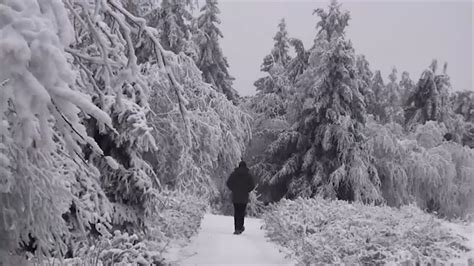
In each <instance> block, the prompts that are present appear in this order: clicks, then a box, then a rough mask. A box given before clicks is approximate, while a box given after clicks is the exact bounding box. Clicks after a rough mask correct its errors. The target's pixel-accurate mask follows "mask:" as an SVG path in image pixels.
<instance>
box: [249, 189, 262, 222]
mask: <svg viewBox="0 0 474 266" xmlns="http://www.w3.org/2000/svg"><path fill="white" fill-rule="evenodd" d="M260 198H261V197H260V195H259V194H257V191H255V190H252V191H251V192H250V194H249V203H248V204H247V215H248V216H251V217H261V215H262V214H263V213H264V211H265V206H264V204H263V202H262V200H261V199H260Z"/></svg>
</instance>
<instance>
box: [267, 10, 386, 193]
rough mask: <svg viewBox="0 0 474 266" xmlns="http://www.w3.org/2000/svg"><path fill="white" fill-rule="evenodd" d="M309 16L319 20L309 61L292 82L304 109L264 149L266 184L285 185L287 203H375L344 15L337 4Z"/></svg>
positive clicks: (375, 181) (376, 190)
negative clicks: (302, 199) (314, 199)
mask: <svg viewBox="0 0 474 266" xmlns="http://www.w3.org/2000/svg"><path fill="white" fill-rule="evenodd" d="M315 13H317V14H318V16H319V17H320V18H321V21H320V22H319V23H318V25H317V28H318V29H319V32H318V34H317V36H316V45H315V48H314V49H312V51H311V55H310V57H311V58H314V59H315V60H310V65H309V66H308V69H307V70H306V71H305V73H303V74H302V77H301V80H300V81H299V82H298V93H300V94H301V97H302V98H304V99H306V100H305V104H304V107H303V110H302V112H301V115H300V117H299V119H298V122H297V123H296V124H295V126H294V127H293V129H294V130H293V131H287V132H284V133H282V134H280V135H279V138H278V139H277V141H275V142H274V143H272V145H270V147H269V149H268V151H269V153H270V154H271V156H273V157H272V158H271V159H270V161H272V162H273V163H274V165H276V166H277V171H276V173H275V174H273V175H272V176H271V178H270V179H269V182H270V183H271V184H281V183H283V184H286V189H287V191H286V196H287V197H289V198H294V197H297V196H315V195H322V196H325V197H330V198H338V199H344V200H349V201H353V200H355V201H363V202H380V201H382V198H381V194H380V189H379V186H380V180H379V178H378V175H377V171H376V169H375V167H374V166H373V165H371V164H370V156H369V155H368V152H367V150H366V148H365V147H364V144H363V142H364V136H363V135H362V132H361V130H362V129H363V127H364V123H365V117H366V111H365V106H364V99H363V96H362V95H361V94H360V92H359V89H358V85H357V77H356V65H355V55H354V49H353V48H352V44H351V42H350V41H348V40H346V39H345V34H344V29H345V26H347V24H348V20H349V13H348V12H343V11H341V10H340V5H339V4H338V3H337V1H332V2H331V4H330V5H329V10H328V11H324V10H322V9H317V10H316V11H315ZM315 62H318V63H315ZM311 77H312V78H311ZM279 165H281V167H280V166H279Z"/></svg>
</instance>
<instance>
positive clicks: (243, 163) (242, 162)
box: [239, 160, 247, 168]
mask: <svg viewBox="0 0 474 266" xmlns="http://www.w3.org/2000/svg"><path fill="white" fill-rule="evenodd" d="M239 167H240V168H244V167H247V164H246V163H245V162H244V161H243V160H242V161H240V163H239Z"/></svg>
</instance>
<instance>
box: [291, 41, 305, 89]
mask: <svg viewBox="0 0 474 266" xmlns="http://www.w3.org/2000/svg"><path fill="white" fill-rule="evenodd" d="M290 44H291V45H292V46H293V47H294V49H295V52H296V56H295V58H293V59H291V60H290V62H288V65H287V67H286V75H287V76H288V79H289V81H290V82H291V83H295V82H296V80H297V79H298V77H299V76H300V75H301V74H303V72H304V71H305V70H306V68H307V67H308V59H309V51H307V50H305V48H304V45H303V42H302V41H301V40H299V39H296V38H291V39H290Z"/></svg>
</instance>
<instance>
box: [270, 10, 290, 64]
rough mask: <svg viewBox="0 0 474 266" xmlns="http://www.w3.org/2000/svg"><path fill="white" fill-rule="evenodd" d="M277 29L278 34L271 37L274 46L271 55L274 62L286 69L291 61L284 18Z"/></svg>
mask: <svg viewBox="0 0 474 266" xmlns="http://www.w3.org/2000/svg"><path fill="white" fill-rule="evenodd" d="M278 29H279V30H278V32H277V33H276V34H275V36H274V37H273V40H274V41H275V44H274V46H273V50H272V55H273V58H274V60H275V62H277V63H279V64H281V65H282V66H283V67H286V65H287V64H288V62H289V61H290V60H291V57H290V55H289V47H290V46H289V39H288V32H287V31H286V22H285V19H284V18H282V19H281V20H280V23H279V24H278Z"/></svg>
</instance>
